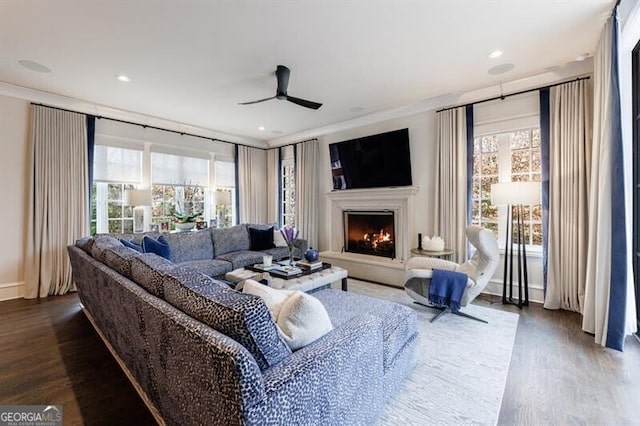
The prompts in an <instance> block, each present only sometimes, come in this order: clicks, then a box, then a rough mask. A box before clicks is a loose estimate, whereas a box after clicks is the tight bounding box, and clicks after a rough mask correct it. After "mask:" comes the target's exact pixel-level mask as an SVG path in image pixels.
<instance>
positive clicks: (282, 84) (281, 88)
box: [238, 65, 322, 109]
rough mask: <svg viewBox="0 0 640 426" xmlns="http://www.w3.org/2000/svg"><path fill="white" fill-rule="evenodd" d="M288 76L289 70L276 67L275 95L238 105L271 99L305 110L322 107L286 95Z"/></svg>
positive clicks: (242, 103) (280, 66) (315, 103)
mask: <svg viewBox="0 0 640 426" xmlns="http://www.w3.org/2000/svg"><path fill="white" fill-rule="evenodd" d="M289 74H291V70H290V69H289V68H287V67H285V66H284V65H278V68H277V69H276V78H277V79H278V88H277V89H276V95H275V96H271V97H270V98H264V99H258V100H257V101H251V102H241V103H239V104H238V105H251V104H257V103H259V102H264V101H270V100H271V99H279V100H281V101H289V102H293V103H294V104H296V105H300V106H303V107H305V108H311V109H318V108H320V107H321V106H322V104H319V103H317V102H312V101H308V100H306V99H300V98H295V97H293V96H289V95H287V87H288V86H289Z"/></svg>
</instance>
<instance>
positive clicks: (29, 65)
mask: <svg viewBox="0 0 640 426" xmlns="http://www.w3.org/2000/svg"><path fill="white" fill-rule="evenodd" d="M18 63H19V64H20V65H22V66H23V67H25V68H26V69H28V70H31V71H35V72H42V73H50V72H51V69H50V68H49V67H47V66H45V65H42V64H40V63H38V62H35V61H30V60H28V59H20V60H19V61H18Z"/></svg>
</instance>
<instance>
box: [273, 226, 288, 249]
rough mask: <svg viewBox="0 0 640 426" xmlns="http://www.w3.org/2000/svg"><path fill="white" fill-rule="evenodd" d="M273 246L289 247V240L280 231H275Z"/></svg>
mask: <svg viewBox="0 0 640 426" xmlns="http://www.w3.org/2000/svg"><path fill="white" fill-rule="evenodd" d="M273 244H274V245H275V246H276V247H287V240H285V239H284V236H283V235H282V233H281V232H280V230H279V229H274V230H273Z"/></svg>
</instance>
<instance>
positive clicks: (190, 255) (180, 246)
mask: <svg viewBox="0 0 640 426" xmlns="http://www.w3.org/2000/svg"><path fill="white" fill-rule="evenodd" d="M165 238H166V239H167V241H169V246H171V257H172V259H173V261H174V262H175V263H180V262H186V261H188V260H205V259H213V242H212V241H211V233H210V232H208V231H206V230H203V231H195V232H176V233H174V234H166V235H165Z"/></svg>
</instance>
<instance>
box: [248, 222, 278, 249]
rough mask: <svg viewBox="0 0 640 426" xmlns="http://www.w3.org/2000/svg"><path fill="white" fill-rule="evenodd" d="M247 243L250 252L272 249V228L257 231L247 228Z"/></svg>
mask: <svg viewBox="0 0 640 426" xmlns="http://www.w3.org/2000/svg"><path fill="white" fill-rule="evenodd" d="M249 243H250V246H249V247H250V248H249V249H250V250H252V251H260V250H266V249H270V248H274V247H275V245H274V244H273V228H267V229H259V228H252V227H249Z"/></svg>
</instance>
